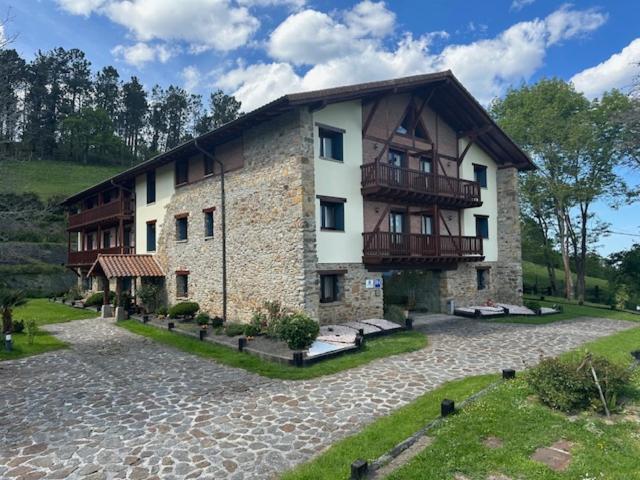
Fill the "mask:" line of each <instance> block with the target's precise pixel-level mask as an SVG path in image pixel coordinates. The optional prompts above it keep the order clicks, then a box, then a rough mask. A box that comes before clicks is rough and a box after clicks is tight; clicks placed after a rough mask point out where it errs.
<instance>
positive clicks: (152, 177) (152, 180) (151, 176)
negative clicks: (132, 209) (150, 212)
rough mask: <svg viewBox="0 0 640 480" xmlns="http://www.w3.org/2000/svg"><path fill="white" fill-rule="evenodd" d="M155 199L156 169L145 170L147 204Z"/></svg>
mask: <svg viewBox="0 0 640 480" xmlns="http://www.w3.org/2000/svg"><path fill="white" fill-rule="evenodd" d="M155 201H156V171H155V170H152V171H150V172H147V204H149V203H153V202H155Z"/></svg>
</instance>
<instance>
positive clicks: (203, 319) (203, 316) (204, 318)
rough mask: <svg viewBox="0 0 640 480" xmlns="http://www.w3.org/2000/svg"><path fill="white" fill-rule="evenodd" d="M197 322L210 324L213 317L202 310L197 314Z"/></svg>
mask: <svg viewBox="0 0 640 480" xmlns="http://www.w3.org/2000/svg"><path fill="white" fill-rule="evenodd" d="M196 322H197V323H198V325H209V323H210V322H211V317H209V314H207V313H204V312H201V313H199V314H198V315H197V316H196Z"/></svg>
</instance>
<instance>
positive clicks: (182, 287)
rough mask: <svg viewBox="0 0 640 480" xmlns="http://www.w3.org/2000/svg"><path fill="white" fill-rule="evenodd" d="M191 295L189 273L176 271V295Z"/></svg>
mask: <svg viewBox="0 0 640 480" xmlns="http://www.w3.org/2000/svg"><path fill="white" fill-rule="evenodd" d="M188 296H189V273H188V272H176V297H178V298H187V297H188Z"/></svg>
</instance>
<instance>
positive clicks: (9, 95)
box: [0, 50, 26, 144]
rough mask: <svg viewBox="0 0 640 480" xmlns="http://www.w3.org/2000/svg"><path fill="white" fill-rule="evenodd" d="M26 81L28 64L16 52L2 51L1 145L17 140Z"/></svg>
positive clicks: (0, 89)
mask: <svg viewBox="0 0 640 480" xmlns="http://www.w3.org/2000/svg"><path fill="white" fill-rule="evenodd" d="M25 79H26V62H25V61H24V60H23V59H22V58H20V56H19V55H18V53H17V52H16V51H15V50H0V143H3V144H9V143H10V142H13V141H14V140H15V139H16V135H17V133H18V122H19V119H20V114H21V111H20V110H21V108H20V106H19V105H20V99H19V93H20V91H21V89H22V88H23V86H24V82H25Z"/></svg>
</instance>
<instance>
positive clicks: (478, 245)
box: [362, 232, 484, 266]
mask: <svg viewBox="0 0 640 480" xmlns="http://www.w3.org/2000/svg"><path fill="white" fill-rule="evenodd" d="M363 236H364V252H363V257H362V261H363V263H365V264H369V265H373V264H378V265H380V264H386V265H391V266H393V265H405V266H406V265H416V266H417V265H428V264H455V263H457V262H477V261H481V260H484V256H483V251H482V238H480V237H463V236H445V235H421V234H415V233H391V232H366V233H363Z"/></svg>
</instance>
